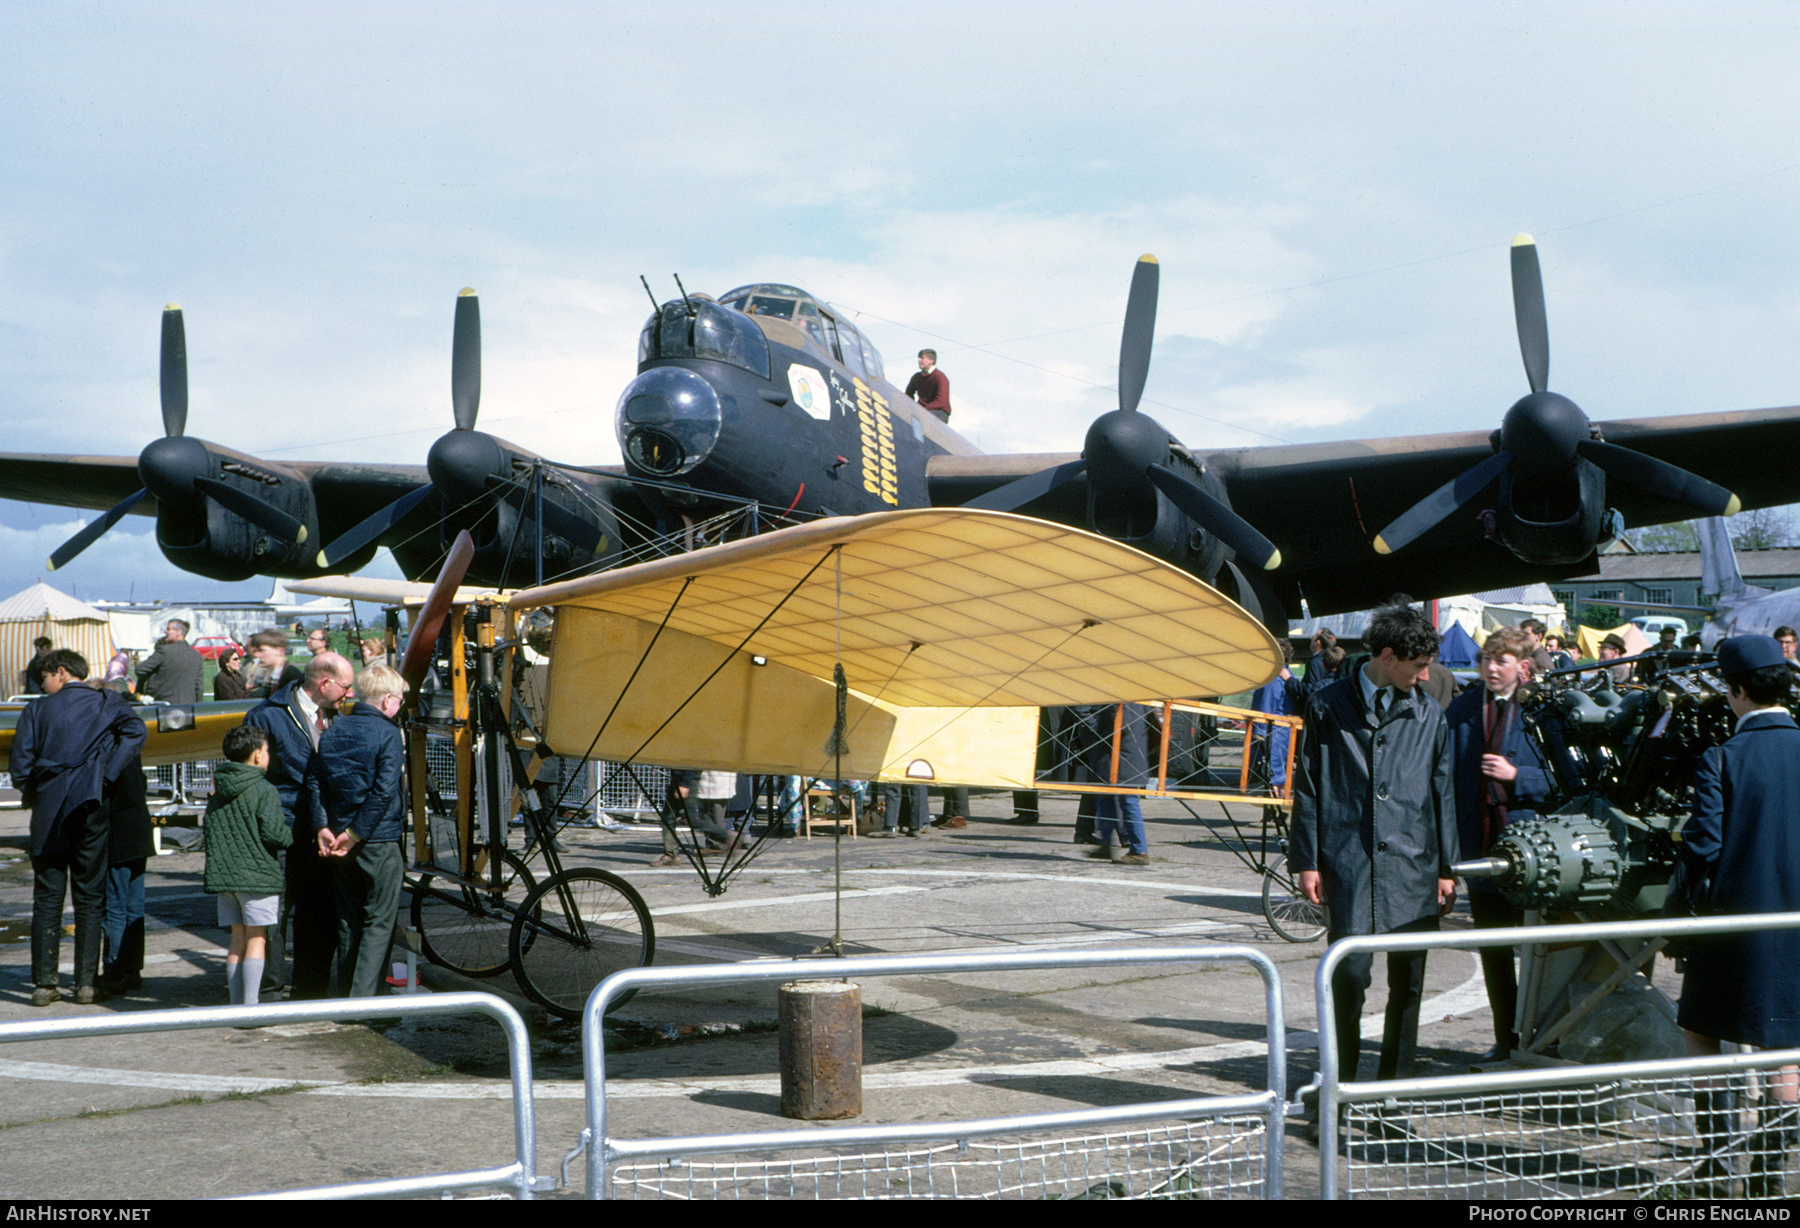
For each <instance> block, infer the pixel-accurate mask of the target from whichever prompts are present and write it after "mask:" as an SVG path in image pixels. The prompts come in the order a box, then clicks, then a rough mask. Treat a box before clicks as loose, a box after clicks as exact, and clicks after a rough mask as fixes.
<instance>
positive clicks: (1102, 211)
mask: <svg viewBox="0 0 1800 1228" xmlns="http://www.w3.org/2000/svg"><path fill="white" fill-rule="evenodd" d="M644 8H645V6H641V5H632V6H626V5H609V4H598V5H596V4H587V5H560V4H530V3H526V4H515V5H510V6H507V7H506V8H504V9H501V8H499V7H497V6H480V5H457V4H430V5H424V4H417V5H407V4H380V3H374V4H370V3H364V4H358V5H342V6H334V5H330V4H313V5H309V6H306V8H305V10H304V12H300V11H294V10H285V11H284V10H277V9H274V8H272V7H269V6H249V5H215V4H206V3H199V4H192V5H187V6H183V7H182V8H181V9H180V10H179V12H180V14H181V15H180V16H179V17H172V16H169V15H167V14H169V13H170V12H171V10H168V9H166V8H165V7H163V6H134V5H125V4H79V3H71V4H61V5H57V6H53V7H52V6H21V5H14V6H7V7H6V8H5V9H4V10H0V183H3V184H4V185H5V188H4V191H0V286H3V287H4V296H3V297H0V421H4V422H5V423H6V424H7V426H8V428H9V429H8V439H7V441H6V442H5V444H4V447H5V448H6V450H8V451H15V452H33V451H45V452H82V453H102V454H113V453H117V454H126V455H135V454H136V453H137V452H138V451H139V450H140V449H141V448H142V447H143V445H144V444H145V443H146V442H148V441H149V440H150V439H151V438H152V437H153V436H154V435H155V434H156V433H157V432H158V431H160V429H161V428H160V419H159V414H158V409H157V398H156V347H157V340H156V339H157V329H158V326H159V325H158V320H159V313H160V309H161V307H162V305H163V303H165V302H167V301H169V300H172V299H173V300H179V301H180V302H181V303H182V305H183V306H184V308H185V309H186V313H187V329H188V347H189V355H190V364H191V381H192V387H193V392H192V408H191V411H190V414H189V425H188V430H189V432H190V433H191V434H195V435H198V436H200V437H202V438H206V439H211V440H214V441H217V442H219V443H223V444H228V445H230V446H233V447H236V448H240V449H242V450H244V451H247V452H251V453H256V454H261V455H266V456H269V457H271V458H274V459H301V458H322V459H350V458H359V457H361V458H369V459H377V460H388V461H406V462H415V463H416V462H422V461H423V459H424V455H425V450H426V448H427V447H428V446H429V445H430V442H431V440H432V439H433V438H435V437H436V436H437V435H438V434H440V433H441V432H442V431H444V430H445V429H447V428H448V426H449V341H450V320H451V310H452V306H453V301H454V297H455V294H456V291H457V290H458V289H459V288H460V287H462V286H464V285H473V286H475V287H476V288H477V289H479V290H480V291H481V293H482V300H483V301H482V310H483V333H484V340H485V359H486V361H485V371H484V380H483V404H482V419H481V422H482V426H483V427H484V429H488V430H491V431H493V432H495V433H496V434H500V435H502V436H505V437H508V438H512V439H515V440H516V441H518V442H519V443H521V444H524V445H527V446H529V447H533V448H536V449H538V450H540V451H542V452H544V453H546V454H548V455H550V456H553V457H556V458H558V459H566V460H570V461H574V462H577V463H590V464H591V463H605V462H610V461H613V460H616V459H617V444H616V442H615V441H614V439H613V433H612V413H613V407H614V403H615V401H616V398H617V396H618V393H619V390H620V389H621V388H622V387H623V386H624V384H625V382H626V381H627V380H628V379H629V378H630V376H631V374H632V371H633V363H634V356H635V339H636V332H637V329H638V327H639V325H640V324H641V322H642V319H643V317H644V315H645V314H646V313H647V310H648V303H647V302H646V300H645V298H644V293H643V289H642V287H641V286H639V284H638V282H637V277H638V275H639V274H640V273H642V274H646V275H648V276H649V278H650V281H651V284H652V286H654V287H655V288H656V289H657V291H658V293H659V295H662V296H667V295H669V294H671V293H673V283H672V281H671V280H670V274H671V273H677V272H678V273H680V275H681V276H682V278H683V280H684V281H685V282H686V283H687V284H688V285H689V286H690V287H692V288H697V289H707V290H710V291H712V292H715V293H716V292H718V291H720V290H723V289H726V288H729V287H731V286H734V285H738V284H741V283H744V282H748V281H757V280H780V281H789V282H796V283H798V284H801V285H804V286H807V287H808V288H810V289H811V290H813V291H814V292H815V293H816V294H819V295H820V296H822V297H824V298H827V299H829V300H832V301H834V302H836V303H838V304H839V305H840V306H842V307H843V308H845V309H847V310H849V311H852V312H855V313H857V314H858V318H859V322H860V323H861V325H862V327H863V328H864V330H865V332H867V333H868V335H869V336H870V337H871V339H872V340H873V341H874V342H875V344H876V345H877V346H878V347H879V348H880V349H881V350H882V352H883V353H884V355H886V357H887V359H888V365H889V367H890V370H894V371H903V370H905V369H906V368H907V367H908V366H910V363H909V361H908V355H910V354H911V353H912V352H913V351H914V350H916V349H918V348H919V347H920V346H922V345H934V346H935V347H936V348H937V349H938V350H939V352H940V354H941V356H942V365H943V368H944V369H945V370H946V371H947V372H948V373H949V374H950V377H951V379H952V382H953V399H954V401H955V404H956V406H957V425H958V428H959V429H960V430H962V432H963V433H964V434H965V435H967V436H968V437H969V438H971V439H972V440H973V441H975V442H976V443H977V444H979V445H981V446H982V447H984V448H986V449H988V450H990V451H1052V450H1075V449H1078V448H1079V446H1080V439H1081V435H1082V432H1083V430H1084V429H1085V427H1086V424H1087V423H1088V422H1089V421H1090V420H1091V419H1092V418H1093V417H1094V416H1095V415H1096V414H1098V413H1099V412H1101V411H1103V410H1104V409H1106V408H1108V407H1109V406H1110V405H1111V404H1112V402H1113V394H1112V392H1111V391H1110V389H1111V386H1112V384H1113V380H1114V376H1115V364H1116V362H1117V354H1118V335H1117V329H1118V323H1119V320H1120V317H1121V315H1122V313H1123V306H1124V299H1125V291H1126V287H1127V285H1128V282H1129V277H1130V270H1131V264H1132V261H1133V260H1134V259H1135V258H1136V257H1137V255H1138V254H1139V253H1140V252H1144V251H1151V252H1154V253H1156V255H1157V256H1158V257H1159V258H1160V260H1161V261H1162V264H1163V281H1162V310H1161V314H1160V316H1159V327H1158V344H1157V352H1156V360H1155V363H1154V366H1153V369H1152V372H1151V375H1150V383H1149V387H1148V389H1147V392H1146V400H1147V404H1148V406H1149V407H1150V408H1151V411H1152V412H1153V413H1155V414H1156V415H1157V417H1158V418H1159V419H1160V420H1161V421H1162V422H1163V423H1164V425H1166V426H1168V427H1169V428H1170V429H1171V430H1172V431H1174V432H1175V433H1176V434H1177V435H1179V436H1181V437H1182V438H1183V439H1184V440H1185V441H1186V442H1187V443H1188V444H1189V445H1191V446H1193V447H1195V448H1216V447H1244V446H1253V445H1255V444H1258V443H1269V442H1276V441H1292V442H1301V441H1307V440H1316V439H1330V438H1353V437H1366V436H1379V435H1387V434H1399V433H1413V432H1428V431H1447V430H1467V429H1477V428H1480V429H1487V428H1492V427H1494V426H1497V425H1498V424H1499V419H1500V417H1501V415H1502V414H1503V413H1504V411H1505V409H1506V408H1507V406H1508V405H1510V404H1511V403H1512V401H1513V400H1515V399H1516V398H1517V397H1518V396H1519V395H1521V394H1522V393H1523V392H1524V391H1525V385H1524V376H1523V373H1522V371H1521V368H1520V364H1519V358H1518V349H1517V345H1516V341H1515V338H1514V335H1513V323H1512V311H1511V301H1510V297H1509V293H1510V292H1509V288H1508V282H1507V247H1508V244H1509V242H1510V240H1511V238H1512V236H1513V234H1514V233H1515V232H1517V231H1521V230H1525V231H1530V232H1532V233H1534V234H1535V235H1536V236H1537V237H1538V240H1539V243H1540V246H1541V251H1542V256H1543V268H1544V277H1545V283H1546V288H1547V292H1548V309H1549V318H1550V327H1551V341H1552V343H1551V356H1552V364H1551V372H1550V375H1551V379H1550V384H1551V387H1552V388H1553V389H1555V390H1557V391H1561V392H1564V393H1565V394H1567V395H1569V396H1572V397H1573V398H1574V399H1575V400H1576V401H1577V402H1579V403H1580V404H1581V405H1582V406H1583V407H1584V408H1585V409H1586V410H1587V411H1588V412H1589V414H1590V415H1592V416H1593V417H1595V418H1596V419H1601V420H1604V419H1607V418H1617V417H1630V416H1643V415H1657V414H1671V413H1682V412H1692V411H1699V410H1710V409H1741V408H1752V407H1757V406H1769V405H1783V404H1789V403H1792V402H1794V401H1795V400H1796V399H1800V372H1796V371H1794V370H1792V369H1791V368H1792V365H1793V364H1792V363H1791V361H1790V358H1789V356H1790V355H1791V354H1793V353H1794V352H1795V341H1796V339H1797V337H1800V290H1797V289H1796V287H1800V238H1797V237H1796V227H1795V224H1794V219H1795V217H1796V216H1797V212H1800V211H1797V210H1796V207H1795V206H1796V204H1797V203H1800V201H1797V199H1796V198H1797V197H1800V139H1796V138H1797V137H1800V97H1797V95H1800V74H1796V73H1795V72H1794V71H1793V65H1794V64H1795V63H1800V38H1797V37H1796V35H1797V32H1800V6H1797V5H1795V4H1793V3H1757V4H1742V5H1740V4H1729V3H1713V4H1704V5H1701V4H1692V5H1671V4H1653V3H1631V4H1579V3H1576V4H1557V5H1524V4H1489V5H1480V6H1475V5H1444V4H1441V3H1438V4H1404V3H1381V2H1375V3H1357V4H1330V3H1310V4H1306V5H1292V4H1267V5H1264V4H1191V3H1190V4H1181V5H1173V4H1171V5H1155V4H1142V5H1140V4H1130V3H1123V4H1114V5H1107V6H1092V5H1081V6H1077V5H1057V4H1031V5H1023V4H1021V5H1008V4H992V5H979V4H978V5H969V4H956V5H951V4H933V3H924V4H909V5H906V6H904V8H902V7H900V6H891V5H867V4H864V5H848V4H834V3H815V4H808V5H787V6H767V5H757V6H752V5H748V4H741V3H740V4H707V3H691V4H687V5H683V6H680V7H679V9H676V10H672V11H670V12H666V13H664V12H659V13H652V14H646V13H645V12H644V11H643V10H644ZM85 518H86V517H85V515H84V514H81V513H74V512H70V511H67V510H64V509H55V508H47V507H34V506H27V505H23V504H17V503H4V504H0V591H12V590H14V589H16V588H18V587H22V586H23V585H25V584H27V583H30V582H31V580H32V579H34V578H35V577H36V576H37V575H38V574H39V573H38V569H39V568H40V567H41V561H42V559H43V557H44V556H45V555H46V554H47V553H48V551H49V550H50V549H51V548H53V547H54V546H55V545H56V544H57V543H58V542H60V541H61V540H62V539H63V538H65V537H67V536H68V535H69V533H71V532H73V531H74V528H75V527H76V526H77V525H78V524H79V523H81V522H82V521H83V520H85ZM378 566H380V565H379V564H378ZM57 582H58V583H59V584H61V585H62V586H64V587H73V588H74V589H75V590H76V591H77V592H78V593H79V594H80V595H82V596H84V597H96V596H110V597H123V596H125V595H127V592H128V591H129V592H134V593H135V594H136V595H137V596H139V597H143V596H146V595H163V596H168V597H172V598H173V597H190V596H199V595H206V594H222V593H224V592H226V591H233V592H235V593H236V594H237V595H251V593H252V591H254V595H261V592H260V591H258V590H260V589H261V586H260V585H248V586H221V585H215V584H212V583H210V582H207V581H202V580H200V579H198V578H197V577H192V576H187V575H185V573H181V572H178V571H176V570H175V569H174V568H172V567H170V566H168V565H167V564H166V563H164V562H163V561H162V560H161V557H160V555H159V554H157V552H156V550H155V548H154V545H153V542H152V538H151V534H150V524H149V522H148V521H147V520H143V519H140V518H132V519H130V520H129V521H127V522H126V523H125V524H123V525H121V526H120V527H119V528H118V529H115V530H114V532H113V533H112V534H111V535H109V537H108V538H107V539H106V540H104V541H103V542H102V543H101V544H100V545H98V546H96V547H94V548H93V549H91V550H90V551H88V553H87V554H85V555H83V556H82V558H81V559H80V560H78V561H77V562H76V563H74V564H73V565H71V566H70V567H69V568H67V569H66V570H65V571H63V572H61V573H58V577H57Z"/></svg>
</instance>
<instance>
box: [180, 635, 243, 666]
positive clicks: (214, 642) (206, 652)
mask: <svg viewBox="0 0 1800 1228" xmlns="http://www.w3.org/2000/svg"><path fill="white" fill-rule="evenodd" d="M189 643H191V644H193V646H194V651H195V652H197V653H199V654H200V655H201V656H203V657H205V658H206V659H207V660H208V661H217V660H218V659H219V654H220V653H222V652H224V651H225V650H226V649H227V648H235V649H237V651H238V654H239V655H240V656H241V655H242V654H243V651H244V646H243V645H242V644H240V643H238V642H237V641H236V640H234V639H232V638H231V637H230V636H229V635H197V636H195V637H194V638H193V639H192V640H190V641H189Z"/></svg>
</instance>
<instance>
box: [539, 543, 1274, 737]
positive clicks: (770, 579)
mask: <svg viewBox="0 0 1800 1228" xmlns="http://www.w3.org/2000/svg"><path fill="white" fill-rule="evenodd" d="M508 604H509V605H511V606H512V607H513V608H514V609H522V608H533V607H540V606H558V607H564V606H576V607H580V608H585V609H591V610H598V611H603V612H606V613H611V614H618V615H623V616H626V617H629V618H634V619H637V620H639V621H641V622H645V623H647V624H649V625H650V626H652V627H656V626H663V627H666V628H668V629H670V630H674V631H678V632H683V633H686V634H689V635H694V636H699V637H701V638H704V639H707V640H710V641H712V642H713V643H715V644H719V645H724V646H726V647H728V648H732V649H736V648H739V647H740V646H741V647H742V651H743V652H745V653H751V654H756V655H759V656H762V657H765V658H767V659H769V660H771V661H776V662H780V663H781V664H783V665H784V666H787V667H789V668H792V669H796V670H799V671H801V672H804V673H806V674H810V675H811V676H813V677H815V678H830V677H832V670H833V667H834V666H835V665H837V664H839V663H842V665H843V667H844V669H845V671H846V673H847V675H848V677H849V684H850V686H852V687H853V688H855V689H856V690H857V691H859V692H862V693H864V694H867V695H870V696H873V697H876V698H879V699H881V700H884V701H887V702H891V703H895V704H900V705H909V704H910V705H919V706H961V707H987V706H993V707H1005V706H1020V705H1030V706H1039V705H1047V704H1078V703H1104V702H1113V701H1117V700H1121V699H1131V700H1138V699H1160V698H1162V697H1164V696H1172V695H1173V696H1186V695H1222V694H1232V693H1235V692H1238V691H1243V690H1246V689H1248V688H1251V687H1255V686H1260V685H1261V684H1262V683H1263V682H1265V681H1267V680H1268V679H1269V678H1270V677H1272V676H1274V674H1275V671H1276V670H1277V669H1279V668H1280V664H1281V660H1280V656H1279V654H1278V651H1277V649H1276V647H1275V644H1274V641H1273V640H1272V639H1271V638H1270V636H1269V633H1268V632H1267V631H1266V630H1264V629H1263V627H1262V625H1261V624H1260V623H1258V622H1257V621H1256V620H1255V619H1254V618H1252V617H1250V615H1249V614H1247V613H1245V612H1244V611H1243V610H1242V609H1240V608H1239V607H1238V606H1236V605H1235V604H1233V603H1232V602H1231V601H1229V600H1228V599H1226V598H1225V597H1224V596H1223V595H1221V594H1220V593H1219V592H1218V591H1217V590H1216V589H1213V588H1211V587H1209V586H1208V585H1206V584H1203V583H1201V582H1200V581H1199V580H1197V579H1195V578H1194V577H1193V576H1192V575H1191V574H1189V573H1188V572H1186V571H1184V570H1182V569H1181V568H1179V567H1175V566H1173V565H1171V564H1169V563H1165V562H1162V561H1161V560H1159V559H1155V558H1152V557H1151V556H1149V555H1147V554H1144V553H1143V552H1142V551H1139V550H1135V549H1133V548H1131V547H1129V546H1124V545H1121V544H1119V543H1118V542H1115V541H1112V540H1110V539H1108V538H1105V537H1100V536H1096V535H1095V534H1092V533H1086V532H1083V531H1081V530H1078V529H1069V528H1064V527H1061V526H1059V525H1054V524H1051V523H1049V522H1047V521H1043V520H1039V519H1037V518H1035V517H1029V516H1015V515H1010V514H1006V513H1000V512H979V511H968V510H965V509H961V508H922V509H916V510H911V511H896V512H883V513H877V514H873V515H867V516H856V517H838V518H833V519H829V520H822V521H816V522H814V523H812V524H806V525H800V526H797V527H794V528H790V529H781V530H778V531H776V532H773V533H765V534H762V535H761V536H758V537H754V538H748V539H746V540H743V541H738V542H731V543H727V544H725V545H721V546H714V547H710V548H707V549H704V550H698V551H695V552H693V553H691V554H684V555H678V556H675V557H672V558H665V559H657V560H654V561H652V562H647V563H639V564H636V565H634V566H630V567H621V568H618V569H616V570H614V571H608V572H601V573H599V574H598V575H593V576H588V577H585V578H583V579H579V580H571V581H567V582H565V583H561V584H552V585H546V586H544V587H542V588H535V589H527V590H524V591H522V592H519V593H516V594H514V595H513V596H512V597H511V598H510V600H509V602H508Z"/></svg>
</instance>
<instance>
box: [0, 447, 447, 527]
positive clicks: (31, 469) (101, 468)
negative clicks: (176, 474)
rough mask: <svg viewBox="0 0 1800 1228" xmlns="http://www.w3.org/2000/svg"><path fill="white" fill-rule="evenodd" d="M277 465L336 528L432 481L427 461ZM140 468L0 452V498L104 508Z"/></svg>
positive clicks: (120, 459)
mask: <svg viewBox="0 0 1800 1228" xmlns="http://www.w3.org/2000/svg"><path fill="white" fill-rule="evenodd" d="M221 451H223V449H221ZM277 463H279V464H280V466H281V468H283V469H285V470H289V471H291V472H293V473H295V474H298V475H299V476H300V477H302V478H306V479H309V480H310V481H311V482H312V486H313V489H314V491H315V492H316V493H317V495H318V497H319V516H320V519H321V521H322V522H324V523H325V524H327V525H330V526H332V527H337V526H338V525H340V524H341V525H342V526H343V527H345V528H347V527H349V526H350V525H353V524H356V523H357V522H358V521H360V520H361V519H362V518H363V517H364V516H367V515H370V514H371V513H373V512H375V511H376V510H378V509H380V508H382V507H385V506H386V505H387V504H389V503H392V502H393V501H394V500H395V499H398V498H399V497H400V496H401V495H404V494H406V493H407V492H408V491H410V490H416V489H417V488H418V487H420V486H423V485H425V483H427V482H429V481H430V480H431V478H430V476H429V475H428V474H427V473H426V472H425V466H423V465H371V464H362V463H357V462H352V463H340V462H335V461H296V462H286V461H284V462H277ZM137 466H138V458H137V457H135V456H55V455H45V454H34V453H23V452H7V453H0V499H19V500H22V501H24V502H26V503H49V504H53V505H55V506H58V507H79V508H86V509H88V510H91V511H105V510H106V509H107V508H110V507H112V506H114V505H115V504H117V503H118V502H119V501H120V500H122V499H124V498H125V497H126V496H127V495H129V494H131V492H132V491H134V490H142V489H143V487H144V483H143V480H142V479H141V478H140V477H139V476H138V468H137ZM131 510H132V513H133V514H134V515H139V516H154V515H155V514H156V500H155V499H153V498H150V497H148V496H146V497H145V498H143V499H141V500H139V501H138V505H137V506H136V507H134V508H132V509H131Z"/></svg>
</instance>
